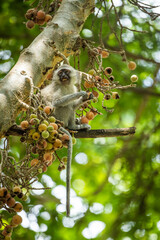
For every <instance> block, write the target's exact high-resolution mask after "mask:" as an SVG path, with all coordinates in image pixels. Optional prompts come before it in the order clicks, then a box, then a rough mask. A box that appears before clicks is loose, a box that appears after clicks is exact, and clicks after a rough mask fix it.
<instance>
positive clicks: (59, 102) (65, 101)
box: [52, 91, 88, 107]
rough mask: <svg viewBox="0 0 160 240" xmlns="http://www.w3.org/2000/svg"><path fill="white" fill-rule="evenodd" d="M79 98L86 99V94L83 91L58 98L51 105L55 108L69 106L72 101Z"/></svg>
mask: <svg viewBox="0 0 160 240" xmlns="http://www.w3.org/2000/svg"><path fill="white" fill-rule="evenodd" d="M79 97H82V98H83V99H84V98H87V97H88V94H87V93H86V92H85V91H81V92H77V93H73V94H68V95H66V96H64V97H62V98H59V99H56V100H55V101H53V103H52V105H53V106H55V107H61V106H66V105H69V104H70V103H71V102H73V101H74V100H77V99H78V98H79Z"/></svg>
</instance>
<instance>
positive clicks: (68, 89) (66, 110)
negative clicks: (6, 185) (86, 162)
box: [41, 64, 93, 216]
mask: <svg viewBox="0 0 160 240" xmlns="http://www.w3.org/2000/svg"><path fill="white" fill-rule="evenodd" d="M77 79H78V80H77ZM78 82H80V74H79V72H78V71H77V70H75V69H74V68H73V67H71V66H69V65H67V64H64V65H62V66H60V67H59V68H58V69H57V70H55V71H54V74H53V78H52V83H51V84H49V85H48V86H46V87H45V88H44V89H42V91H41V94H42V97H43V99H44V101H45V103H46V104H47V105H50V106H51V107H53V108H54V116H55V118H56V119H58V120H60V121H62V122H63V123H64V128H63V127H61V128H60V130H61V131H62V132H64V133H66V134H67V135H68V136H69V145H68V157H67V174H66V191H67V194H66V213H67V216H69V215H70V167H71V160H72V137H71V135H70V133H69V132H68V131H67V130H66V128H68V129H70V130H80V129H85V130H89V129H90V126H89V125H88V124H81V123H80V122H79V121H77V122H76V119H75V111H76V109H78V108H79V107H80V105H82V104H83V103H85V102H87V101H89V100H90V99H93V94H92V93H91V94H90V95H88V93H87V92H85V91H80V92H78V88H77V87H76V86H75V85H76V84H77V83H78Z"/></svg>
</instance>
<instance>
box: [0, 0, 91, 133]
mask: <svg viewBox="0 0 160 240" xmlns="http://www.w3.org/2000/svg"><path fill="white" fill-rule="evenodd" d="M93 8H94V0H63V1H62V3H61V6H60V8H59V10H58V11H57V13H56V15H55V17H54V18H53V20H52V21H51V22H49V23H48V24H47V26H46V27H45V28H44V30H43V31H42V32H41V33H40V34H39V35H38V36H37V37H36V38H35V40H34V41H33V42H32V43H31V45H30V46H29V47H28V48H26V49H24V50H23V51H22V53H21V55H20V57H19V60H18V62H17V63H16V65H15V66H14V67H13V68H12V69H11V71H10V72H9V73H8V74H7V75H6V76H5V78H4V79H3V80H2V81H1V82H0V103H1V104H0V115H1V118H0V137H2V136H3V135H5V133H6V131H7V130H8V129H9V127H11V126H12V125H13V123H14V121H15V118H16V116H17V114H18V112H19V111H20V109H21V107H22V102H24V103H29V102H30V94H31V92H32V91H33V85H35V86H40V85H41V84H42V83H43V80H44V79H45V76H46V74H47V73H48V70H49V69H53V68H54V67H55V65H56V64H57V62H59V61H60V60H61V59H62V58H61V57H60V56H57V55H56V52H55V47H56V50H59V51H60V52H61V53H62V54H63V55H65V56H66V57H67V56H69V55H71V54H73V53H74V51H73V48H74V45H75V43H76V41H77V39H78V37H79V33H80V31H81V29H82V26H83V23H84V22H85V20H86V19H87V17H88V16H89V15H90V13H91V12H92V10H93ZM74 49H75V48H74Z"/></svg>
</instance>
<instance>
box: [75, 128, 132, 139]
mask: <svg viewBox="0 0 160 240" xmlns="http://www.w3.org/2000/svg"><path fill="white" fill-rule="evenodd" d="M135 131H136V128H135V127H130V128H114V129H96V130H90V131H84V130H83V131H79V132H77V133H75V134H74V136H75V138H101V137H120V136H130V135H133V134H135Z"/></svg>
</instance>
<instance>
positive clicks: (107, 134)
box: [6, 125, 136, 138]
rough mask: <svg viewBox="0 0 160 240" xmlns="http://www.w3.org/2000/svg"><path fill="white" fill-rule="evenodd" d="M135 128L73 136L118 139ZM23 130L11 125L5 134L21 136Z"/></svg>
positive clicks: (93, 131) (87, 132)
mask: <svg viewBox="0 0 160 240" xmlns="http://www.w3.org/2000/svg"><path fill="white" fill-rule="evenodd" d="M135 132H136V128H135V127H130V128H114V129H93V130H89V131H85V130H80V131H78V132H77V133H75V134H74V136H75V138H101V137H120V136H130V135H133V134H135ZM23 134H25V130H23V129H22V128H21V127H19V126H17V125H13V126H12V127H11V128H10V129H9V130H8V131H7V133H6V135H7V136H9V135H13V136H23Z"/></svg>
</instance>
